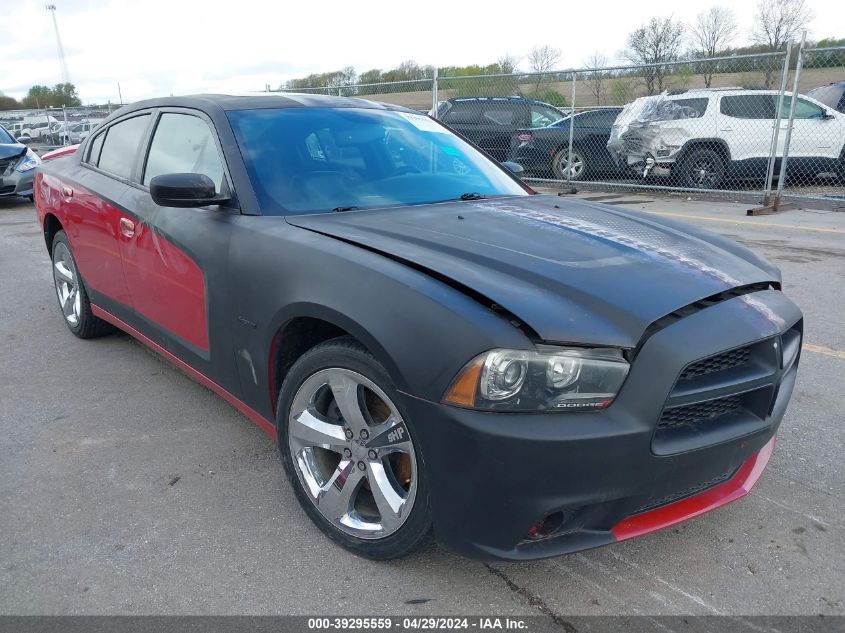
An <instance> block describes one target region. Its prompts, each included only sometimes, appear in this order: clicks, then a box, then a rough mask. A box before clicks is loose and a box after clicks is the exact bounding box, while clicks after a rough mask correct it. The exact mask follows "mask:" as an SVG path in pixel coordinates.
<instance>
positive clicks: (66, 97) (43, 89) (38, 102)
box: [21, 83, 82, 108]
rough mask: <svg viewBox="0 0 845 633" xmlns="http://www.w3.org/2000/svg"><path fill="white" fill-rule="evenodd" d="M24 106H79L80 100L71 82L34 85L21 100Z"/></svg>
mask: <svg viewBox="0 0 845 633" xmlns="http://www.w3.org/2000/svg"><path fill="white" fill-rule="evenodd" d="M21 105H23V107H24V108H60V107H62V106H68V107H72V106H80V105H82V102H81V101H80V100H79V95H78V94H77V92H76V86H74V85H73V84H71V83H64V84H56V85H55V86H54V87H53V88H50V86H42V85H35V86H33V87H32V88H30V89H29V92H27V94H26V96H25V97H24V98H23V101H21Z"/></svg>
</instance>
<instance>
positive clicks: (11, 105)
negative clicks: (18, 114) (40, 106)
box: [0, 92, 21, 110]
mask: <svg viewBox="0 0 845 633" xmlns="http://www.w3.org/2000/svg"><path fill="white" fill-rule="evenodd" d="M20 107H21V104H20V103H19V102H18V100H17V99H15V98H14V97H9V96H6V95H4V94H3V93H2V92H0V110H17V109H18V108H20Z"/></svg>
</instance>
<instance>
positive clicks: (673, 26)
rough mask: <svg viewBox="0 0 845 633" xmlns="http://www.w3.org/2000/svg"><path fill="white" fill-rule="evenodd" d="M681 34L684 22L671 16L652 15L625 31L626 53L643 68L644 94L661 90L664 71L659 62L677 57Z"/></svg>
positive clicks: (663, 62)
mask: <svg viewBox="0 0 845 633" xmlns="http://www.w3.org/2000/svg"><path fill="white" fill-rule="evenodd" d="M683 38H684V25H683V24H681V23H680V22H676V21H675V20H673V19H672V18H652V19H651V21H649V22H648V23H646V24H644V25H643V26H641V27H640V28H638V29H637V30H635V31H633V32H632V33H630V34H629V35H628V49H627V50H626V51H625V55H626V57H627V58H628V59H629V60H630V61H632V62H633V63H635V64H643V65H645V64H648V66H644V68H643V71H642V72H643V79H644V80H645V85H646V90H647V91H648V94H650V95H653V94H657V93H658V92H663V84H664V80H665V77H666V75H667V73H668V71H667V67H666V66H664V65H663V64H666V63H667V62H672V61H675V60H676V59H678V55H679V53H680V51H681V44H682V43H683Z"/></svg>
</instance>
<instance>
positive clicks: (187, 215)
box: [34, 95, 802, 559]
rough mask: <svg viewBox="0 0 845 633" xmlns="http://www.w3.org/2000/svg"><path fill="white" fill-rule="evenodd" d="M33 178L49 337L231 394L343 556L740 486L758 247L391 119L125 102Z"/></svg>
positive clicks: (783, 318)
mask: <svg viewBox="0 0 845 633" xmlns="http://www.w3.org/2000/svg"><path fill="white" fill-rule="evenodd" d="M34 192H35V199H36V205H37V209H38V215H39V217H40V219H41V223H42V226H43V229H44V239H45V244H46V247H47V249H48V251H49V253H50V255H51V257H52V265H53V278H54V281H55V287H56V293H57V295H58V300H59V305H60V307H61V314H62V317H63V319H64V321H65V323H66V324H67V326H68V328H69V329H70V331H71V332H72V333H73V334H75V335H76V336H79V337H81V338H89V337H93V336H98V335H101V334H105V333H107V332H109V331H111V330H113V328H115V327H117V328H119V329H121V330H124V331H126V332H128V333H129V334H131V335H132V336H134V337H136V338H137V339H139V340H140V341H142V342H144V343H146V344H147V345H149V346H150V347H152V348H153V349H154V350H156V351H158V352H159V353H160V354H162V355H164V356H165V357H167V358H168V359H170V360H171V361H172V362H174V363H175V364H176V365H178V366H179V367H181V368H182V369H183V370H184V371H186V372H187V373H188V374H189V375H191V376H193V377H194V378H195V379H197V380H198V381H200V382H202V383H203V384H205V385H207V386H208V387H209V388H211V389H213V390H214V391H216V392H217V393H218V394H220V395H221V396H222V397H223V398H225V399H226V400H228V401H229V402H231V403H232V404H233V405H234V406H236V407H237V408H238V409H239V410H240V411H242V412H243V413H244V414H245V415H246V416H247V417H249V418H250V419H252V420H253V421H254V422H255V423H257V424H258V425H259V426H260V427H261V428H263V429H264V430H265V431H266V432H267V433H268V434H269V435H270V436H271V437H273V438H277V439H278V443H279V448H280V452H281V456H282V462H283V464H284V469H285V471H286V472H287V475H288V477H289V478H290V481H291V483H292V485H293V487H294V489H295V490H296V494H297V497H298V499H299V501H300V502H301V504H302V507H303V508H304V509H305V511H306V512H307V513H308V515H309V516H310V517H311V518H312V519H313V520H314V522H315V524H316V525H317V526H319V527H320V529H322V530H323V531H324V532H325V533H326V534H327V535H328V536H329V537H331V538H332V539H334V540H335V541H337V542H338V543H340V544H342V545H343V546H345V547H347V548H349V549H351V550H353V551H355V552H357V553H359V554H361V555H364V556H369V557H373V558H389V557H395V556H400V555H402V554H405V553H407V552H409V551H411V550H413V549H414V548H415V547H417V546H418V545H419V544H420V543H421V542H423V540H424V539H425V538H426V537H427V536H428V535H429V534H431V533H432V532H433V534H434V536H435V537H436V538H437V539H438V540H439V541H440V542H441V543H442V544H444V545H446V546H448V547H450V548H452V549H454V550H457V551H459V552H462V553H464V554H467V555H470V556H476V557H484V558H495V557H498V558H509V559H530V558H539V557H544V556H552V555H557V554H562V553H565V552H571V551H575V550H579V549H584V548H588V547H594V546H597V545H603V544H607V543H611V542H613V541H617V540H621V539H625V538H629V537H632V536H637V535H640V534H644V533H646V532H649V531H652V530H655V529H659V528H662V527H666V526H668V525H672V524H674V523H677V522H679V521H682V520H685V519H688V518H691V517H693V516H696V515H698V514H701V513H703V512H705V511H708V510H711V509H713V508H716V507H718V506H720V505H723V504H725V503H727V502H729V501H733V500H735V499H737V498H739V497H741V496H743V495H744V494H745V493H747V492H748V490H749V489H750V488H751V487H752V486H753V485H754V483H755V482H756V481H757V479H758V478H759V477H760V476H761V473H762V471H763V468H764V467H765V464H766V462H767V460H768V458H769V456H770V454H771V452H772V447H773V445H774V437H775V432H776V430H777V427H778V424H779V423H780V421H781V418H782V417H783V415H784V411H785V409H786V406H787V403H788V401H789V398H790V395H791V393H792V389H793V385H794V383H795V376H796V371H797V365H798V359H799V355H800V347H801V337H802V316H801V312H800V311H799V309H798V308H797V307H796V306H795V305H794V304H793V303H792V302H791V301H790V300H789V299H787V298H786V297H785V296H784V295H783V293H782V292H781V280H780V273H779V271H778V270H777V269H776V268H775V267H774V266H772V265H771V264H770V263H768V262H767V261H765V260H763V259H761V258H760V257H758V256H756V255H755V254H753V253H752V252H750V251H749V250H747V249H745V248H743V247H742V246H739V245H738V244H736V243H734V242H732V241H730V240H727V239H724V238H721V237H719V236H716V235H714V234H712V233H708V232H706V231H703V230H699V229H696V228H693V227H691V226H687V225H684V224H681V223H677V222H672V221H669V220H666V219H663V218H658V217H655V216H653V215H648V214H644V213H639V212H635V211H631V210H625V209H620V208H618V207H608V206H603V205H600V204H594V203H591V202H588V201H579V200H573V199H562V198H558V197H554V196H545V195H537V194H535V193H534V192H533V191H532V190H531V189H529V188H528V187H526V186H525V185H523V184H522V183H521V182H520V181H519V180H518V179H516V178H515V177H514V176H513V174H511V173H510V172H509V171H508V170H507V169H505V168H504V167H502V166H501V165H499V164H497V163H495V162H493V161H491V160H490V159H489V158H488V157H487V156H485V155H484V154H483V153H481V152H480V151H478V150H477V149H476V148H475V147H474V146H473V145H471V144H470V143H468V142H467V141H465V140H463V139H462V138H460V137H459V136H456V135H455V134H454V133H452V132H450V131H449V130H448V129H447V128H445V127H443V126H442V125H441V124H440V123H438V122H437V121H434V120H432V119H430V118H428V117H426V116H424V115H421V114H419V113H416V112H413V111H410V110H406V109H403V108H400V107H393V106H387V105H383V104H376V103H371V102H367V101H363V100H359V99H352V98H332V97H315V96H302V95H284V96H270V95H268V96H249V97H237V96H222V95H211V96H196V97H184V98H169V99H158V100H151V101H143V102H140V103H136V104H134V105H131V106H127V107H124V108H122V109H121V110H119V111H117V112H115V113H114V114H113V115H112V116H110V117H109V118H108V119H107V120H106V121H105V122H104V123H103V124H102V125H101V126H100V127H99V129H98V130H97V131H96V133H94V134H93V135H92V136H90V137H89V138H88V139H86V140H85V141H84V142H83V143H82V144H81V146H80V147H79V149H78V151H76V152H75V153H73V154H71V155H66V156H62V157H59V158H55V159H53V160H50V161H47V162H45V163H43V164H42V165H40V166H39V167H38V168H37V173H36V180H35V190H34ZM177 423H178V422H177Z"/></svg>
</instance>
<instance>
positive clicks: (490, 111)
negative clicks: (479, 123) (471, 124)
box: [481, 104, 516, 127]
mask: <svg viewBox="0 0 845 633" xmlns="http://www.w3.org/2000/svg"><path fill="white" fill-rule="evenodd" d="M481 118H482V120H483V122H484V123H488V124H489V123H493V124H495V125H501V126H502V127H513V126H514V125H516V112H515V111H514V109H513V108H511V107H510V106H508V105H507V104H490V105H485V106H484V109H483V110H482V111H481Z"/></svg>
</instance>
